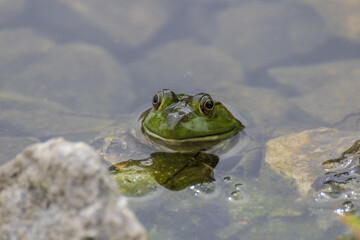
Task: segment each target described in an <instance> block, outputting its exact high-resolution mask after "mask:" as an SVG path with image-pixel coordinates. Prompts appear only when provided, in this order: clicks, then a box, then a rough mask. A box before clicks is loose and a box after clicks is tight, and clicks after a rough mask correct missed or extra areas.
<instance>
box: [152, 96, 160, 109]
mask: <svg viewBox="0 0 360 240" xmlns="http://www.w3.org/2000/svg"><path fill="white" fill-rule="evenodd" d="M161 102H162V94H161V93H156V94H155V96H154V97H153V100H152V104H153V106H154V108H155V110H158V109H159V107H160V105H161Z"/></svg>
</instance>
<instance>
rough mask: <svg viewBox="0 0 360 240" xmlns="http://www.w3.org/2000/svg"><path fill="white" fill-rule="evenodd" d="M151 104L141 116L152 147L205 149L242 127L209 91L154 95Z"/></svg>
mask: <svg viewBox="0 0 360 240" xmlns="http://www.w3.org/2000/svg"><path fill="white" fill-rule="evenodd" d="M152 104H153V107H152V108H150V109H148V110H146V111H145V112H144V113H143V114H142V115H141V116H140V120H141V121H142V124H141V128H142V132H143V134H144V135H145V136H146V137H147V138H148V139H149V140H150V141H151V142H152V144H153V145H154V146H159V145H160V146H164V147H166V148H168V149H170V150H173V151H176V152H198V151H201V150H208V149H210V148H212V147H213V146H215V145H217V144H218V143H220V142H221V141H223V140H226V139H229V138H231V137H233V136H234V135H236V134H237V133H238V132H239V131H241V130H242V129H243V128H244V126H243V124H242V123H241V122H240V121H239V120H237V119H236V118H235V117H234V116H233V115H232V114H231V113H230V111H229V110H228V109H227V108H226V107H225V106H224V105H223V104H222V103H220V102H217V101H215V100H213V99H212V98H211V96H210V95H209V94H206V93H199V94H196V95H194V96H189V95H186V94H175V93H174V92H172V91H170V90H168V89H164V90H162V91H159V92H158V93H156V94H155V96H154V97H153V100H152Z"/></svg>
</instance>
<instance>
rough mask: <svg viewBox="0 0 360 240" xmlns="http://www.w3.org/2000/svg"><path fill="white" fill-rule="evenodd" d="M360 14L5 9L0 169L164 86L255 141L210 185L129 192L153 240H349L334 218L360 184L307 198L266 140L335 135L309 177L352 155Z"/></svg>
mask: <svg viewBox="0 0 360 240" xmlns="http://www.w3.org/2000/svg"><path fill="white" fill-rule="evenodd" d="M359 12H360V2H359V1H357V0H347V1H342V2H339V1H335V0H316V1H315V0H313V1H312V0H296V1H286V0H273V1H265V0H263V1H260V0H258V1H250V0H249V1H232V0H216V1H215V0H209V1H202V0H194V1H189V0H179V1H176V2H175V1H174V2H168V1H164V0H139V1H133V0H123V1H115V0H107V1H95V0H79V1H72V0H46V1H44V0H12V1H1V2H0V88H1V91H0V110H1V113H0V141H1V143H2V144H0V145H1V147H0V156H1V158H0V164H3V163H5V162H7V161H9V160H10V159H12V158H13V157H14V156H15V155H16V153H18V152H20V151H21V150H22V149H23V148H24V147H25V146H26V145H28V144H31V143H35V142H37V141H42V140H46V139H49V138H51V137H54V136H60V135H61V136H65V137H66V138H68V139H71V140H81V141H89V140H90V139H91V138H92V137H93V136H95V135H96V134H97V133H98V131H99V130H100V129H101V128H102V127H104V126H106V125H108V124H110V123H111V122H112V121H113V119H114V118H115V117H116V116H119V115H120V116H125V115H129V114H131V113H133V112H134V111H136V109H138V108H139V106H143V105H144V104H147V106H151V99H152V97H153V95H154V94H155V93H156V92H157V91H159V90H161V89H163V88H169V89H172V90H173V91H175V92H176V93H188V94H196V93H198V92H208V93H210V94H211V95H212V96H213V97H214V98H215V99H221V101H223V102H224V103H226V104H228V105H230V106H231V107H232V109H233V111H235V112H239V113H240V114H241V116H243V117H244V118H245V120H246V134H247V135H248V136H249V138H250V139H252V140H253V141H252V143H250V145H248V146H247V148H245V149H244V150H242V151H240V152H239V151H236V147H235V149H232V150H231V152H230V153H228V154H227V155H226V154H224V155H221V156H220V161H219V163H218V164H217V165H216V168H215V170H214V171H213V172H212V173H213V176H212V179H213V181H207V182H203V183H198V184H191V185H190V186H188V187H185V188H184V189H182V190H177V191H171V190H169V189H168V188H166V186H165V187H164V186H161V185H159V184H158V183H151V184H149V185H148V192H147V193H146V194H140V193H138V192H137V194H138V197H130V198H129V204H130V206H131V207H132V209H133V210H134V211H135V213H136V215H137V217H138V218H139V220H140V221H141V222H142V223H143V224H144V226H145V227H146V229H147V230H148V233H149V239H160V240H161V239H228V240H233V239H335V238H336V237H337V236H340V235H346V234H347V233H346V229H345V228H344V227H343V226H342V225H341V224H340V223H339V222H338V221H337V220H336V218H335V217H334V212H335V213H336V212H337V213H342V212H355V213H356V214H358V213H357V211H358V210H357V209H358V208H359V203H358V201H357V198H356V194H357V193H358V189H357V187H358V186H357V184H356V183H353V182H352V183H350V184H351V185H349V184H343V183H340V190H339V188H338V187H339V186H327V187H325V188H321V187H320V188H319V189H317V190H313V192H312V193H311V194H309V195H306V196H304V195H300V194H301V193H299V190H298V187H297V185H296V184H297V183H296V182H295V183H294V180H291V179H289V178H286V177H284V176H281V174H280V175H279V174H277V173H276V171H274V169H272V165H271V164H270V165H269V164H268V162H266V163H265V159H266V158H267V157H268V156H269V152H268V150H269V148H268V147H266V145H265V144H266V143H267V142H268V140H270V139H273V138H276V137H280V136H288V135H289V134H294V133H299V132H302V131H304V130H312V129H317V128H319V127H327V128H334V129H338V130H339V131H340V133H338V134H337V135H329V136H327V135H326V136H325V137H326V139H327V142H326V141H325V140H322V139H320V140H318V141H317V142H316V144H319V146H322V144H324V143H325V142H326V144H329V145H331V146H333V147H332V148H333V149H337V146H339V150H338V151H335V150H334V152H330V150H329V151H328V152H329V153H328V155H326V156H325V154H323V155H321V156H320V155H319V156H318V157H314V159H311V160H312V161H310V163H309V165H306V164H308V163H306V164H305V165H300V167H303V166H304V170H302V172H304V171H309V172H312V170H313V169H317V168H318V167H319V166H321V163H322V161H325V160H327V159H334V158H338V157H339V156H340V155H341V153H342V152H343V151H344V150H346V149H347V148H348V147H350V146H351V144H350V146H348V143H346V144H345V140H344V141H343V140H339V139H343V138H346V137H350V135H351V134H352V135H351V136H352V137H353V138H354V139H352V140H356V138H357V137H358V136H359V134H358V133H357V132H358V131H359V130H360V126H359V113H360V107H359V104H358V89H360V81H359V78H360V30H359V28H358V26H360V14H359ZM136 114H138V113H136ZM321 134H322V133H320V132H317V133H316V134H315V135H321ZM119 141H123V139H120V140H119ZM347 141H349V140H347ZM123 143H124V146H125V145H126V146H127V148H131V146H129V143H128V142H123ZM309 145H310V147H308V148H303V150H302V151H303V153H307V152H310V151H313V150H312V149H310V148H311V145H314V144H311V143H310V144H309ZM306 146H307V145H306ZM309 149H310V150H309ZM319 149H320V147H319ZM319 151H320V150H318V152H319ZM314 152H316V148H315V150H314ZM325 152H327V151H325ZM141 158H144V157H143V156H141ZM289 161H290V162H289V163H288V165H291V164H292V162H291V158H290V159H289ZM311 162H313V163H312V164H313V165H311ZM151 163H152V162H151V161H144V162H143V167H146V166H149V165H151ZM344 164H345V165H346V162H344ZM345 165H344V166H345ZM298 168H299V167H298ZM325 170H326V169H321V168H319V169H318V172H316V176H320V177H321V176H323V174H325V172H326V171H325ZM300 173H301V172H300ZM297 177H303V176H299V175H297ZM312 177H314V176H312ZM155 178H156V177H154V176H147V175H146V176H145V175H144V178H138V179H139V180H141V181H144V182H146V181H148V179H152V180H154V179H155ZM314 178H315V177H314ZM143 179H145V180H143ZM314 180H315V179H312V180H311V181H314ZM310 185H311V184H310Z"/></svg>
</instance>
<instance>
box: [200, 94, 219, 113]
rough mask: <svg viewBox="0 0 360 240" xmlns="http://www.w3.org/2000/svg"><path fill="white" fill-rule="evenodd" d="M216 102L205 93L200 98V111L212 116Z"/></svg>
mask: <svg viewBox="0 0 360 240" xmlns="http://www.w3.org/2000/svg"><path fill="white" fill-rule="evenodd" d="M214 107H215V103H214V101H213V100H212V99H211V97H210V96H208V95H205V96H203V97H202V98H201V99H200V111H201V112H202V113H204V114H205V115H207V116H210V115H211V114H212V112H213V110H214Z"/></svg>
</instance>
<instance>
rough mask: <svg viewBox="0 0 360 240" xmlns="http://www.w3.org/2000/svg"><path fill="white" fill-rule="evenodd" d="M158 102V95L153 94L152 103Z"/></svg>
mask: <svg viewBox="0 0 360 240" xmlns="http://www.w3.org/2000/svg"><path fill="white" fill-rule="evenodd" d="M158 102H159V94H155V96H154V98H153V103H155V104H156V103H158Z"/></svg>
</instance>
